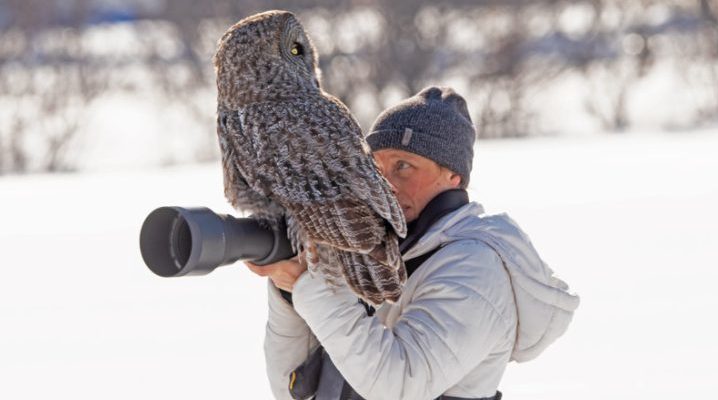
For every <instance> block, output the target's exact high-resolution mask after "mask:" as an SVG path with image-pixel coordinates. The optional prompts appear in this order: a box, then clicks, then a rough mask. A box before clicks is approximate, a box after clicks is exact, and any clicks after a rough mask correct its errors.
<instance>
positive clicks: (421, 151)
mask: <svg viewBox="0 0 718 400" xmlns="http://www.w3.org/2000/svg"><path fill="white" fill-rule="evenodd" d="M475 138H476V131H475V130H474V125H473V124H472V123H471V117H469V112H468V110H467V108H466V101H465V100H464V98H463V97H461V96H460V95H459V94H457V93H456V92H454V90H453V89H451V88H448V87H436V86H432V87H428V88H425V89H423V90H422V91H420V92H419V93H417V94H416V95H414V96H413V97H410V98H408V99H406V100H404V101H402V102H401V103H399V104H397V105H395V106H393V107H391V108H388V109H387V110H385V111H384V112H382V113H381V114H379V116H378V117H377V119H376V121H374V125H372V127H371V130H370V132H369V134H368V135H367V137H366V140H367V142H368V143H369V146H370V147H371V150H372V151H377V150H382V149H398V150H404V151H408V152H411V153H414V154H418V155H420V156H422V157H426V158H428V159H430V160H432V161H434V162H435V163H437V164H439V165H441V166H443V167H446V168H448V169H450V170H452V171H453V172H455V173H457V174H459V175H460V176H461V187H462V188H466V186H468V184H469V176H470V174H471V166H472V161H473V158H474V140H475Z"/></svg>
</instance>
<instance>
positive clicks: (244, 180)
mask: <svg viewBox="0 0 718 400" xmlns="http://www.w3.org/2000/svg"><path fill="white" fill-rule="evenodd" d="M217 139H218V141H219V147H220V153H221V155H222V172H223V177H224V195H225V197H226V198H227V200H228V201H229V203H230V204H231V205H232V207H234V208H235V209H236V210H241V211H250V212H252V213H253V214H254V215H255V217H258V218H260V219H265V220H269V221H272V222H276V221H277V220H278V219H279V218H281V217H282V216H283V214H284V210H283V209H282V207H281V206H280V205H279V204H277V203H275V202H274V201H272V199H271V197H270V196H269V194H270V193H269V192H268V188H267V186H266V185H264V186H263V185H261V182H259V181H258V180H257V177H256V176H255V174H254V173H253V172H252V171H253V169H254V167H253V166H252V165H251V164H250V162H251V160H252V156H251V154H252V149H251V148H248V147H247V144H248V141H247V138H246V136H245V132H244V129H243V126H242V124H241V123H240V113H239V112H237V111H229V110H222V109H219V110H218V111H217ZM250 182H252V183H253V184H250Z"/></svg>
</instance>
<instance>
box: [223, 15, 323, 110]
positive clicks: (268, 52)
mask: <svg viewBox="0 0 718 400" xmlns="http://www.w3.org/2000/svg"><path fill="white" fill-rule="evenodd" d="M214 66H215V72H216V74H217V88H218V91H219V93H218V95H219V101H220V105H225V106H228V107H231V108H235V106H241V105H243V104H247V103H252V102H257V101H270V100H281V99H284V98H291V97H295V96H297V95H298V94H301V92H306V91H312V90H315V91H316V90H319V74H320V72H319V68H318V66H317V53H316V50H315V48H314V46H313V45H312V42H311V41H310V39H309V37H308V36H307V34H306V32H305V31H304V28H303V27H302V25H301V24H300V23H299V21H298V20H297V18H296V17H295V16H294V14H292V13H291V12H288V11H277V10H275V11H267V12H263V13H260V14H255V15H252V16H249V17H247V18H244V19H242V20H241V21H239V22H237V23H236V24H234V25H233V26H232V27H230V28H229V29H228V30H227V32H225V34H224V35H223V36H222V38H221V39H220V40H219V44H218V46H217V52H216V54H215V55H214Z"/></svg>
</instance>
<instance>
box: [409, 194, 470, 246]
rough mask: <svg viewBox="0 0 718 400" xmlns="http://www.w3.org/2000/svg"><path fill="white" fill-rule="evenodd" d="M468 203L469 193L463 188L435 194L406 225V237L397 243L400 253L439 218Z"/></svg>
mask: <svg viewBox="0 0 718 400" xmlns="http://www.w3.org/2000/svg"><path fill="white" fill-rule="evenodd" d="M468 203H469V194H468V193H467V192H466V190H464V189H450V190H446V191H444V192H441V193H439V194H438V195H436V197H434V198H433V199H431V201H429V203H428V204H427V205H426V206H425V207H424V209H423V210H422V211H421V214H419V217H418V218H417V219H416V220H414V221H412V222H411V223H409V224H408V225H407V235H406V238H404V239H402V240H400V243H399V250H400V251H401V253H402V254H406V253H407V252H408V251H409V250H410V249H411V248H412V247H414V245H416V244H417V242H419V240H420V239H421V238H422V237H423V236H424V235H425V234H426V233H427V232H428V231H429V229H430V228H431V227H432V226H434V224H436V222H437V221H439V220H440V219H441V218H443V217H444V216H446V215H448V214H450V213H451V212H453V211H456V210H457V209H459V208H461V207H463V206H464V205H466V204H468Z"/></svg>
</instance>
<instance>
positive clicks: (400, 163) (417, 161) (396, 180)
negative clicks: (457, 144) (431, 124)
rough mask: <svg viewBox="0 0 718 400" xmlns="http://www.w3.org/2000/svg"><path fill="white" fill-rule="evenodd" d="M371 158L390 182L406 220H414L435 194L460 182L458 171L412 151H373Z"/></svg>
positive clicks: (455, 186)
mask: <svg viewBox="0 0 718 400" xmlns="http://www.w3.org/2000/svg"><path fill="white" fill-rule="evenodd" d="M374 159H375V160H376V163H377V165H378V166H379V171H380V172H381V173H382V175H384V177H385V178H386V179H387V180H388V181H389V183H391V185H392V189H393V190H394V195H396V198H397V200H399V204H400V205H401V209H402V210H403V211H404V217H405V218H406V222H411V221H414V220H415V219H416V218H417V217H418V216H419V214H420V213H421V211H422V210H423V209H424V207H426V205H427V204H428V203H429V201H431V199H433V198H434V197H435V196H436V195H437V194H439V193H441V192H443V191H445V190H448V189H453V188H457V187H459V184H460V183H461V176H459V175H458V174H455V173H454V172H452V171H451V170H449V169H447V168H443V167H441V166H439V164H437V163H435V162H434V161H432V160H429V159H428V158H425V157H422V156H419V155H416V154H414V153H409V152H406V151H403V150H395V149H384V150H378V151H375V152H374Z"/></svg>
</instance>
